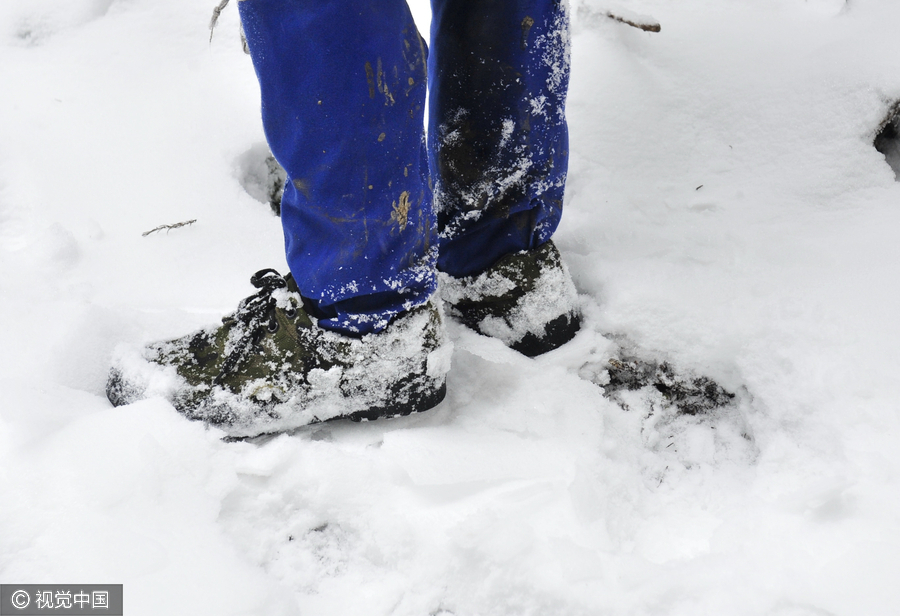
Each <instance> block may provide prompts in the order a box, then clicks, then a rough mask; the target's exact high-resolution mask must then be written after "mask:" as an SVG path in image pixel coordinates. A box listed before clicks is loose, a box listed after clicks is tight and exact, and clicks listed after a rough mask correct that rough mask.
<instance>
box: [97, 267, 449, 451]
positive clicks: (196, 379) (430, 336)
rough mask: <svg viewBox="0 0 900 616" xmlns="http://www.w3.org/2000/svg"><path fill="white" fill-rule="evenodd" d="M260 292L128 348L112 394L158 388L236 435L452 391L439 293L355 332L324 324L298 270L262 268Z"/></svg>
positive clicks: (424, 402) (393, 407)
mask: <svg viewBox="0 0 900 616" xmlns="http://www.w3.org/2000/svg"><path fill="white" fill-rule="evenodd" d="M251 282H252V283H253V285H254V286H256V287H257V288H258V289H260V291H259V292H258V293H257V294H255V295H253V296H251V297H248V298H247V299H245V300H243V301H242V302H241V303H240V305H239V306H238V309H237V311H235V312H234V313H233V314H230V315H228V316H226V317H225V318H224V319H222V325H221V326H220V327H217V328H215V327H212V328H209V329H204V330H201V331H199V332H196V333H194V334H190V335H188V336H185V337H183V338H178V339H176V340H171V341H167V342H158V343H154V344H151V345H149V346H147V347H146V348H145V349H143V350H142V351H139V350H132V351H130V352H129V351H126V352H123V353H120V354H119V356H118V357H117V361H116V362H115V364H114V367H113V368H112V370H111V371H110V375H109V381H108V383H107V390H106V391H107V396H108V397H109V400H110V402H112V403H113V404H114V405H116V406H120V405H123V404H128V403H130V402H134V401H136V400H139V399H142V398H147V397H151V396H162V397H165V398H166V399H168V400H170V401H171V402H172V404H173V405H174V406H175V408H176V409H178V411H180V412H181V413H183V414H184V415H185V416H187V417H188V418H190V419H198V420H202V421H205V422H207V423H209V424H214V425H216V426H219V427H221V428H222V429H224V430H225V431H226V432H228V433H229V434H230V435H232V436H239V437H243V436H254V435H258V434H264V433H275V432H284V431H287V430H291V429H294V428H297V427H300V426H303V425H306V424H311V423H317V422H320V421H325V420H328V419H336V418H342V417H343V418H349V419H353V420H363V419H377V418H379V417H393V416H398V415H408V414H410V413H414V412H419V411H425V410H427V409H430V408H431V407H433V406H435V405H436V404H438V403H439V402H440V401H441V400H442V399H443V397H444V394H445V392H446V385H445V376H446V373H447V371H448V369H449V364H450V354H451V347H450V344H449V343H448V342H447V341H446V337H445V334H444V329H443V324H442V320H441V314H440V310H439V308H438V307H437V305H436V304H435V302H434V300H433V299H432V300H431V301H429V302H428V303H426V304H424V305H422V306H418V307H416V308H414V309H412V310H410V311H409V312H407V313H405V314H404V315H402V316H400V317H398V318H396V319H394V321H393V322H391V323H390V324H389V325H388V327H387V328H386V329H385V330H383V331H381V332H378V333H374V334H367V335H364V336H362V337H361V338H350V337H347V336H343V335H341V334H337V333H334V332H330V331H326V330H324V329H322V328H320V327H318V326H317V325H316V323H315V319H314V318H312V317H311V316H310V315H309V314H308V313H307V312H306V311H305V310H304V307H303V298H302V297H301V296H300V293H299V291H298V289H297V286H296V284H295V283H294V280H293V278H292V277H291V275H290V274H288V275H287V276H285V277H282V276H281V275H279V274H278V272H276V271H275V270H271V269H269V270H261V271H259V272H257V273H256V274H255V275H254V276H253V278H251Z"/></svg>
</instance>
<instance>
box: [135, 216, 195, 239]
mask: <svg viewBox="0 0 900 616" xmlns="http://www.w3.org/2000/svg"><path fill="white" fill-rule="evenodd" d="M195 222H197V219H196V218H195V219H193V220H185V221H184V222H176V223H175V224H174V225H159V226H158V227H156V228H155V229H150V230H149V231H145V232H144V233H141V236H142V237H147V236H148V235H150V234H151V233H156V232H157V231H162V230H163V229H165V230H166V232H169V231H171V230H172V229H177V228H179V227H187V226H189V225H192V224H194V223H195Z"/></svg>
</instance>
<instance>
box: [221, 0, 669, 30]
mask: <svg viewBox="0 0 900 616" xmlns="http://www.w3.org/2000/svg"><path fill="white" fill-rule="evenodd" d="M225 1H226V2H227V1H228V0H225ZM606 16H607V17H609V18H610V19H613V20H615V21H618V22H619V23H623V24H625V25H628V26H631V27H632V28H637V29H638V30H643V31H644V32H659V31H660V30H662V27H661V26H660V25H659V24H657V23H652V24H641V23H637V22H634V21H629V20H628V19H625V18H624V17H619V16H618V15H614V14H613V13H607V14H606ZM210 38H211V37H210Z"/></svg>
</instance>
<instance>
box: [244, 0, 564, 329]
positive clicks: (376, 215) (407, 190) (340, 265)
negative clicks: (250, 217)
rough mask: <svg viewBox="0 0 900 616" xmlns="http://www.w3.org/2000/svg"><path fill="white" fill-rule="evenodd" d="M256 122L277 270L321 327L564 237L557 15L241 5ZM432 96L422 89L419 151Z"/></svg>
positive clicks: (390, 1)
mask: <svg viewBox="0 0 900 616" xmlns="http://www.w3.org/2000/svg"><path fill="white" fill-rule="evenodd" d="M239 7H240V13H241V20H242V23H243V26H244V32H245V34H246V37H247V43H248V46H249V48H250V55H251V57H252V59H253V64H254V67H255V69H256V73H257V77H258V78H259V83H260V91H261V99H262V119H263V127H264V130H265V133H266V139H267V140H268V142H269V146H270V147H271V149H272V153H273V154H274V155H275V158H276V159H277V160H278V162H279V163H280V164H281V165H282V166H283V167H284V168H285V170H286V172H287V176H288V182H287V186H286V188H285V191H284V196H283V198H282V204H281V217H282V224H283V227H284V236H285V247H286V252H287V261H288V266H289V267H290V269H291V273H292V275H293V277H294V279H295V280H296V282H297V285H298V287H299V288H300V291H301V294H302V295H303V297H304V299H305V300H306V302H307V308H308V309H309V310H310V311H311V312H312V313H313V314H314V315H315V316H317V317H318V318H319V324H320V325H321V326H322V327H325V328H326V329H331V330H334V331H339V332H342V333H345V334H350V335H360V334H364V333H369V332H376V331H380V330H381V329H383V328H384V327H385V326H386V325H387V323H388V322H389V321H390V319H391V318H393V317H394V316H396V315H397V314H400V313H402V312H404V311H406V310H408V309H410V308H412V307H414V306H417V305H419V304H422V303H424V302H425V301H427V299H428V298H429V297H430V296H431V294H432V293H433V292H434V291H435V288H436V268H439V269H440V270H442V271H444V272H447V273H448V274H450V275H453V276H468V275H472V274H477V273H480V272H482V271H484V270H485V269H487V268H488V267H490V266H491V265H492V264H493V263H494V262H496V261H497V260H498V259H500V258H501V257H502V256H504V255H506V254H508V253H511V252H517V251H521V250H529V249H533V248H536V247H538V246H540V245H541V244H543V243H544V242H546V241H547V240H548V239H549V238H550V236H551V235H552V234H553V232H554V230H555V229H556V227H557V225H558V224H559V219H560V215H561V212H562V200H563V188H564V184H565V177H566V166H567V158H568V151H567V150H568V136H567V129H566V122H565V114H564V109H565V97H566V89H567V87H568V66H569V60H568V58H569V55H568V19H567V13H566V6H565V0H432V9H433V20H432V27H431V50H430V53H429V51H428V48H427V47H426V44H425V41H424V40H423V39H422V37H421V36H420V35H419V32H418V30H417V29H416V26H415V24H414V23H413V18H412V15H411V14H410V12H409V8H408V7H407V5H406V2H405V0H242V1H241V2H240V3H239ZM426 92H430V97H429V99H428V100H429V108H428V126H427V141H426V134H425V133H426V131H425V122H424V117H425V105H426Z"/></svg>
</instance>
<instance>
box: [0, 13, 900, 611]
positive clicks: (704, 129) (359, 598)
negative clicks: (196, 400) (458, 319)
mask: <svg viewBox="0 0 900 616" xmlns="http://www.w3.org/2000/svg"><path fill="white" fill-rule="evenodd" d="M213 4H214V3H210V2H205V1H202V0H153V1H150V0H113V1H112V2H110V1H109V0H104V1H96V0H66V1H63V0H40V1H38V0H6V1H5V2H4V3H3V4H2V6H0V45H2V53H0V83H3V84H4V86H3V92H4V94H3V96H2V97H0V144H2V145H0V318H2V321H3V323H4V324H5V327H4V329H3V332H2V346H0V375H2V382H0V495H2V496H0V502H2V506H0V581H2V582H3V583H19V582H21V583H47V582H61V581H73V582H84V583H123V584H124V585H125V601H126V609H127V610H128V613H129V614H133V615H139V614H158V613H178V614H217V615H218V614H235V615H237V614H242V615H243V614H266V615H281V614H284V615H288V614H366V615H371V614H397V615H403V614H434V615H438V614H442V615H449V614H456V615H475V614H479V615H483V614H509V615H512V614H516V615H519V614H542V615H545V614H566V615H575V614H622V615H625V614H628V615H638V614H647V615H650V614H667V615H682V614H684V615H692V616H695V615H698V614H715V615H723V614H724V615H745V614H746V615H751V614H752V615H758V614H765V615H771V616H822V615H826V614H827V615H835V616H843V615H848V616H849V615H856V614H879V615H880V614H896V613H898V612H900V607H898V606H900V590H898V586H897V584H896V579H897V578H898V574H900V490H898V487H900V448H898V447H897V442H898V439H900V413H898V402H897V393H896V392H897V383H898V377H897V375H898V374H900V351H898V341H900V321H898V319H897V315H898V314H900V290H898V288H897V282H896V281H897V280H898V279H900V243H898V242H897V241H896V230H897V229H898V228H900V208H898V203H900V185H898V183H897V181H896V180H895V176H894V172H893V171H892V170H891V168H890V167H889V166H888V164H887V163H886V161H885V159H884V156H882V155H881V154H879V153H878V152H877V151H875V149H874V148H873V147H872V140H873V139H874V135H875V131H876V130H877V128H878V127H879V126H880V125H881V124H882V122H883V120H884V119H885V115H886V114H887V113H888V110H889V109H890V108H891V105H892V104H893V103H894V102H895V101H896V100H897V99H900V53H898V51H900V50H898V42H897V40H898V39H897V36H896V28H895V24H896V23H898V19H900V4H897V3H896V2H892V1H891V0H852V1H851V2H846V3H845V2H843V1H841V0H756V1H754V2H749V1H747V0H720V1H718V2H716V3H709V2H703V1H702V0H681V1H680V2H677V3H674V2H668V1H664V0H627V1H626V0H619V1H618V3H617V4H616V5H615V6H613V5H607V4H605V3H603V2H600V1H595V0H577V1H576V0H573V3H572V10H571V13H572V17H573V22H574V30H573V38H572V48H573V58H572V84H571V92H570V104H569V122H570V126H571V129H572V143H571V158H572V160H571V173H570V178H569V186H568V195H567V203H566V213H565V215H564V217H563V222H562V226H561V228H560V230H559V232H558V233H557V234H556V236H555V238H554V239H555V241H556V243H557V245H558V246H559V247H560V249H561V251H562V254H563V257H564V259H566V261H567V263H568V265H569V268H570V270H571V272H572V273H573V276H574V278H575V282H576V286H577V287H578V289H579V292H580V293H581V294H582V295H581V301H582V303H583V305H584V310H585V328H584V331H583V332H582V333H581V334H579V336H577V337H576V338H575V340H573V341H572V342H570V343H569V344H567V345H566V346H565V347H563V348H561V349H559V350H558V351H555V352H553V353H551V354H548V355H546V356H543V357H539V358H537V359H534V360H531V359H528V358H525V357H523V356H521V355H518V354H516V353H515V352H513V351H510V350H509V349H507V348H505V347H503V345H502V344H500V343H499V342H498V341H496V340H491V339H488V338H484V337H480V336H477V335H476V334H474V333H472V332H470V331H468V330H466V329H464V328H462V327H461V326H458V325H452V326H451V328H450V335H451V337H452V338H453V339H454V341H455V344H456V351H455V353H454V355H453V358H452V368H451V371H450V374H449V378H448V397H447V399H446V400H445V402H444V403H442V404H441V405H440V406H439V407H438V408H437V409H435V410H433V411H431V412H429V413H426V414H423V415H419V416H413V417H408V418H402V419H397V420H391V421H379V422H372V423H364V424H350V423H347V424H342V423H339V424H330V425H327V426H320V427H316V428H310V429H307V430H305V431H301V432H300V433H298V434H296V435H293V436H281V437H278V438H274V439H270V440H266V441H265V442H258V443H226V442H223V441H222V440H221V437H222V433H221V432H217V431H215V430H207V429H205V428H204V427H203V426H202V425H200V424H197V423H193V422H189V421H186V420H184V419H183V418H182V417H181V416H179V415H178V414H177V413H175V412H174V411H173V409H172V408H171V406H169V405H168V404H167V403H165V402H164V401H162V400H160V399H151V400H145V401H142V402H139V403H135V404H133V405H130V406H128V407H125V408H121V409H113V408H111V407H110V405H109V403H108V402H107V401H106V399H105V395H104V392H103V389H104V384H105V379H106V371H107V369H108V366H109V362H110V360H111V357H112V354H113V350H114V349H115V347H116V346H117V345H119V344H123V343H124V344H133V345H140V344H143V343H146V342H149V341H153V340H160V339H166V338H174V337H177V336H181V335H183V334H185V333H187V332H189V331H192V330H194V329H197V328H199V327H203V326H206V325H209V324H211V323H214V322H215V321H216V320H218V318H220V317H221V316H222V315H223V314H225V313H226V312H229V311H231V310H233V309H234V307H235V306H236V304H237V302H238V301H239V300H240V299H241V298H243V297H245V296H246V295H249V294H250V293H251V292H252V289H251V287H250V285H249V284H247V280H248V279H249V276H250V274H252V273H253V272H254V271H256V270H258V269H261V268H262V267H276V268H277V269H280V270H281V271H286V266H285V264H284V256H283V248H282V238H281V230H280V226H279V224H278V220H277V219H276V218H275V217H274V216H273V215H272V213H271V210H270V208H269V206H268V205H267V204H265V203H260V202H259V201H257V200H255V199H254V198H253V197H252V196H250V195H249V194H247V192H246V191H245V190H244V188H243V187H242V186H241V178H243V177H246V176H247V173H248V168H247V165H248V164H250V163H251V162H252V161H251V158H252V155H251V157H250V158H248V154H247V153H248V152H251V151H259V149H260V144H261V143H262V142H263V136H262V129H261V125H260V120H259V112H258V89H257V85H256V82H255V77H254V74H253V70H252V67H251V65H250V62H249V59H248V58H247V57H246V56H245V55H244V54H243V53H242V51H241V45H240V40H239V37H238V25H237V16H236V12H235V10H234V7H233V6H229V7H228V10H226V11H224V12H223V14H222V17H221V19H220V22H219V26H218V28H217V30H216V35H215V37H214V38H213V40H212V43H210V42H209V37H208V33H207V30H206V28H207V25H208V23H209V17H210V14H211V11H212V8H213ZM413 8H414V10H415V12H416V16H417V18H422V19H423V20H424V19H427V6H426V3H424V2H422V1H421V0H417V1H416V3H415V4H414V6H413ZM607 12H611V13H614V14H623V15H626V16H627V15H638V16H652V17H642V19H645V20H648V21H649V20H652V21H657V22H658V23H659V24H660V25H661V32H659V33H648V32H642V31H640V30H637V29H635V28H632V27H629V26H627V25H625V24H622V23H618V22H615V21H613V20H612V19H609V18H607V17H605V14H606V13H607ZM422 30H423V31H427V28H425V27H424V26H423V28H422ZM263 152H264V150H263ZM254 164H255V163H254ZM191 219H197V222H196V223H195V224H193V225H191V226H188V227H182V228H180V229H175V230H172V231H170V232H168V233H166V232H160V233H155V234H153V235H150V236H147V237H142V236H141V233H143V232H144V231H147V230H149V229H152V228H154V227H157V226H159V225H161V224H173V223H177V222H182V221H186V220H191ZM613 336H615V338H613ZM621 341H627V343H628V344H632V345H636V346H637V347H638V348H640V349H642V350H643V351H644V352H646V353H649V354H652V355H654V356H655V357H657V358H659V359H661V360H667V361H670V362H672V363H673V364H674V365H677V366H679V367H682V368H684V369H686V370H693V371H695V372H697V373H700V374H705V375H708V376H710V377H712V378H714V379H716V380H717V381H718V382H719V383H721V384H722V385H723V386H725V387H726V388H727V389H729V390H730V391H733V392H738V394H739V395H738V398H739V400H740V402H739V404H737V406H735V407H734V408H732V409H730V410H729V411H728V412H727V413H723V414H722V415H721V416H716V417H712V418H707V419H706V420H703V421H701V420H696V421H695V420H688V419H686V418H680V419H679V418H674V419H673V418H671V417H665V416H663V415H660V414H658V413H649V412H648V410H647V409H644V408H641V407H640V404H642V403H643V402H642V401H641V400H637V401H635V404H634V405H632V408H631V410H630V411H625V410H623V409H622V407H620V406H618V405H616V404H614V403H613V402H610V401H609V400H607V399H606V398H604V397H603V395H602V391H601V389H600V388H599V387H598V386H596V385H594V384H593V383H591V382H589V381H588V380H586V379H583V378H581V377H579V373H580V372H581V373H582V374H587V373H590V372H591V370H590V369H588V370H585V366H586V365H588V368H590V366H591V365H592V364H597V363H598V362H599V363H601V364H602V361H603V360H604V359H605V358H606V357H608V356H609V354H611V353H612V352H614V350H615V347H616V345H617V344H620V343H622V342H621ZM742 431H746V432H747V436H748V437H749V438H744V437H743V436H742V435H741V432H742ZM670 445H671V446H670Z"/></svg>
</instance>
